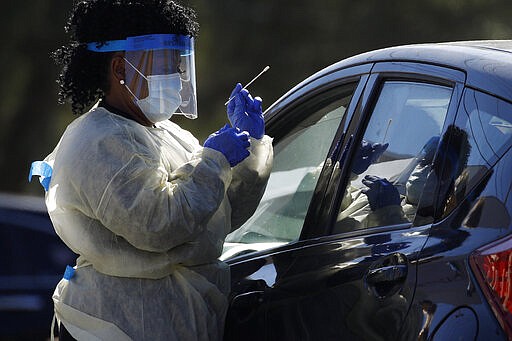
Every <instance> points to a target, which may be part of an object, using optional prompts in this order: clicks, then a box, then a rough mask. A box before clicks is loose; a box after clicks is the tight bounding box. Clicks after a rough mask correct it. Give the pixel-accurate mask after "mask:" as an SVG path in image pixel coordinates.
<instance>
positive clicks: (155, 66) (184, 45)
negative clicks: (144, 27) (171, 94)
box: [87, 34, 197, 119]
mask: <svg viewBox="0 0 512 341" xmlns="http://www.w3.org/2000/svg"><path fill="white" fill-rule="evenodd" d="M87 49H88V50H89V51H92V52H99V53H102V52H115V51H124V52H125V60H126V61H127V62H128V65H130V66H131V67H132V68H134V69H135V70H136V72H134V71H133V70H131V69H130V68H128V69H127V71H126V74H125V79H124V81H125V84H126V86H127V87H128V90H130V92H131V93H132V95H133V96H134V100H135V99H136V100H143V99H144V98H146V97H148V96H149V94H150V93H153V94H156V93H163V90H162V89H160V88H161V87H162V86H164V85H165V84H163V83H162V84H160V83H159V84H158V85H157V84H156V83H155V81H153V82H152V84H151V89H149V86H150V84H149V81H148V79H149V78H154V76H155V75H170V74H172V73H179V74H180V78H181V86H180V87H178V88H179V90H178V91H179V95H180V97H181V101H180V105H179V107H178V109H176V110H175V111H174V114H179V115H184V116H186V117H187V118H191V119H194V118H197V99H196V97H197V96H196V79H195V61H194V38H193V37H190V36H185V35H180V34H149V35H142V36H134V37H128V38H126V39H123V40H109V41H106V42H91V43H88V44H87ZM165 86H167V85H165ZM161 90H162V91H161ZM154 110H155V111H159V110H162V111H167V108H163V107H162V108H160V109H154Z"/></svg>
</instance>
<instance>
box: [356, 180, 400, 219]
mask: <svg viewBox="0 0 512 341" xmlns="http://www.w3.org/2000/svg"><path fill="white" fill-rule="evenodd" d="M362 182H363V184H365V185H366V186H368V189H364V190H362V192H363V193H364V194H366V196H367V197H368V202H369V203H370V208H371V209H372V211H375V210H377V209H379V208H382V207H386V206H391V205H400V194H398V190H397V189H396V187H395V186H393V184H392V183H391V182H389V181H388V180H387V179H384V178H379V177H378V176H375V175H367V176H365V177H364V179H363V180H362Z"/></svg>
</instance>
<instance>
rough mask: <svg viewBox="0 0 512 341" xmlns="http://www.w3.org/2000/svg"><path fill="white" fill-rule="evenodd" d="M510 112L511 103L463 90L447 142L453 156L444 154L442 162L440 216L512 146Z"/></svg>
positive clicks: (448, 210) (473, 185)
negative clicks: (445, 180)
mask: <svg viewBox="0 0 512 341" xmlns="http://www.w3.org/2000/svg"><path fill="white" fill-rule="evenodd" d="M511 112H512V104H510V103H508V102H506V101H503V100H501V99H499V98H496V97H493V96H491V95H487V94H484V93H481V92H479V91H475V90H472V89H466V91H465V93H464V97H463V101H462V104H461V105H460V106H459V111H458V113H457V118H456V127H454V128H453V130H454V132H455V133H452V135H453V136H451V138H450V139H449V142H447V143H448V144H449V146H448V150H449V151H450V150H452V151H453V153H454V154H456V155H457V157H456V158H453V157H452V158H450V157H447V158H446V161H445V165H444V167H445V168H448V169H447V171H445V172H444V174H445V175H446V177H445V178H448V179H449V180H450V182H449V183H447V184H446V186H447V187H446V188H447V193H448V194H447V195H446V200H445V201H444V203H445V206H444V208H442V215H441V218H442V217H445V216H447V215H448V214H449V213H450V212H451V211H452V210H453V209H454V208H455V207H456V206H457V205H458V204H459V203H460V201H461V200H462V199H463V198H465V197H466V196H467V195H468V194H469V192H470V191H471V190H473V188H475V186H476V185H477V184H478V183H479V182H480V180H481V179H482V178H483V176H484V175H485V174H486V173H487V171H488V170H490V169H491V168H492V166H494V164H496V162H497V161H498V160H499V159H500V158H501V157H502V156H503V155H504V153H505V152H506V151H507V150H508V149H509V148H510V146H511V145H512V119H511V118H510V113H511ZM452 162H454V163H456V164H455V165H452V164H451V163H452ZM452 172H453V173H452Z"/></svg>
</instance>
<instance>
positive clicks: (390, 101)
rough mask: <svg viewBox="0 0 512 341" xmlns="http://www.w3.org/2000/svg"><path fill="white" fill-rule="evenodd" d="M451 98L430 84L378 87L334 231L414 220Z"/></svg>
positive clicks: (448, 91)
mask: <svg viewBox="0 0 512 341" xmlns="http://www.w3.org/2000/svg"><path fill="white" fill-rule="evenodd" d="M451 95H452V88H450V87H446V86H440V85H434V84H427V83H415V82H405V81H388V82H385V83H384V84H383V87H382V89H381V91H380V94H379V97H378V99H377V102H376V104H375V107H374V109H373V112H372V115H371V118H370V121H369V123H368V126H367V127H366V130H365V134H364V137H363V139H362V140H361V141H359V142H358V146H357V148H356V150H355V153H354V155H353V157H352V160H351V163H350V169H351V171H352V173H351V178H350V182H349V184H348V186H347V189H346V191H345V195H344V199H343V201H342V203H341V207H340V209H339V212H338V217H337V222H336V224H335V227H334V231H333V232H334V233H343V232H349V231H353V230H357V229H363V228H368V227H374V226H384V225H391V224H400V223H408V222H412V221H413V220H414V217H415V215H416V209H417V205H418V202H419V200H420V197H421V196H422V195H423V194H424V193H423V192H424V188H425V181H426V177H427V175H428V173H429V171H430V168H431V164H432V160H433V158H434V155H435V151H436V149H437V146H438V143H439V141H440V136H439V135H440V133H441V130H442V127H443V124H444V121H445V118H446V113H447V111H448V105H449V102H450V98H451Z"/></svg>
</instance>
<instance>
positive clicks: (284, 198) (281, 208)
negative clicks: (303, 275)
mask: <svg viewBox="0 0 512 341" xmlns="http://www.w3.org/2000/svg"><path fill="white" fill-rule="evenodd" d="M356 85H357V84H350V85H345V86H343V87H340V88H337V89H335V90H332V91H330V93H329V94H321V95H318V96H317V97H316V98H313V99H311V100H309V101H308V103H306V104H304V105H302V106H300V107H298V108H296V109H294V112H295V113H296V114H297V115H298V116H300V117H304V118H303V119H301V120H300V121H299V122H298V123H296V124H294V125H293V124H291V123H290V127H289V128H288V129H289V131H288V132H287V133H286V134H285V135H284V136H283V137H282V138H280V139H279V141H277V143H275V145H274V165H273V169H272V173H271V174H270V178H269V181H268V185H267V188H266V191H265V193H264V195H263V198H262V200H261V202H260V204H259V206H258V208H257V209H256V212H255V213H254V215H253V216H252V217H251V218H250V219H249V220H248V221H247V222H246V223H245V224H244V225H242V226H241V227H240V228H239V229H237V230H236V231H234V232H232V233H231V234H229V235H228V237H227V239H226V243H225V247H224V255H223V257H224V258H227V257H228V256H230V255H233V254H235V253H238V251H237V250H239V249H247V247H246V246H244V245H242V246H240V245H239V244H251V247H250V249H251V250H255V249H259V248H263V249H264V248H268V247H271V246H274V245H280V244H282V243H287V242H290V241H294V240H297V239H298V238H299V236H300V233H301V229H302V225H303V223H304V218H305V217H306V212H307V210H308V207H309V204H310V201H311V197H312V196H313V192H314V189H315V186H316V183H317V181H318V178H319V176H320V173H321V170H322V166H323V162H324V160H325V159H326V156H327V153H328V151H329V148H330V147H331V144H332V140H333V138H334V135H335V134H336V131H337V130H338V127H339V125H340V122H341V121H342V118H343V117H344V115H345V111H346V109H347V107H348V104H349V103H350V100H351V97H352V94H353V92H354V90H355V87H356ZM333 91H334V93H335V95H334V96H333ZM312 103H313V104H312ZM293 114H294V113H292V115H287V117H290V116H294V115H293ZM285 126H286V125H285Z"/></svg>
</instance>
